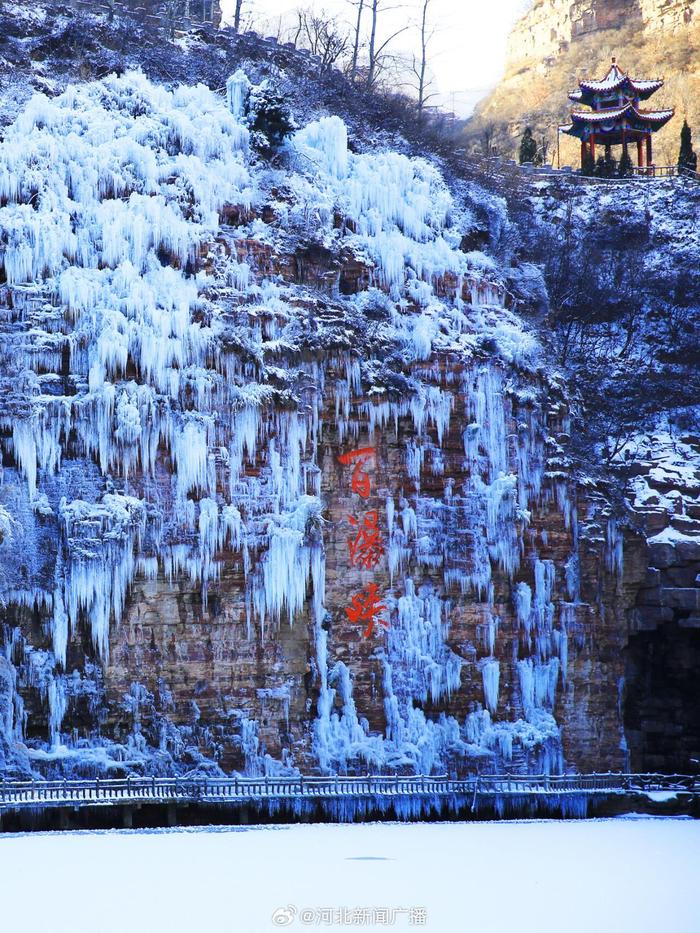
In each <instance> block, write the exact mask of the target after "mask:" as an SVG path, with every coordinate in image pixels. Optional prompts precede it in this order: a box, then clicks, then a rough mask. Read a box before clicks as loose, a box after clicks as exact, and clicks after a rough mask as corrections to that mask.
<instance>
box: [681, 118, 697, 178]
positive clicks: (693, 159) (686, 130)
mask: <svg viewBox="0 0 700 933" xmlns="http://www.w3.org/2000/svg"><path fill="white" fill-rule="evenodd" d="M678 168H681V169H683V168H689V169H690V170H691V171H692V172H697V170H698V157H697V155H696V153H695V151H694V150H693V134H692V131H691V129H690V127H689V126H688V121H687V120H684V121H683V129H682V130H681V150H680V152H679V153H678Z"/></svg>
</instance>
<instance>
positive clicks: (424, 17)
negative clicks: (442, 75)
mask: <svg viewBox="0 0 700 933" xmlns="http://www.w3.org/2000/svg"><path fill="white" fill-rule="evenodd" d="M431 3H432V0H422V7H421V18H420V23H419V30H420V55H414V56H413V58H412V60H411V66H410V71H411V75H412V77H413V79H414V82H413V87H414V90H415V91H416V94H417V95H418V118H419V119H422V117H423V111H424V110H425V105H426V104H427V102H428V101H429V100H430V99H431V98H433V97H435V96H436V95H435V94H431V93H430V88H431V86H432V83H433V80H432V78H431V77H430V75H429V73H428V45H429V44H430V40H431V39H432V38H433V36H434V35H435V30H434V29H433V28H432V27H430V26H429V25H428V7H429V6H430V4H431Z"/></svg>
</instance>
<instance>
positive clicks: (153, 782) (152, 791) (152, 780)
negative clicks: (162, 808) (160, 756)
mask: <svg viewBox="0 0 700 933" xmlns="http://www.w3.org/2000/svg"><path fill="white" fill-rule="evenodd" d="M151 795H152V796H153V797H155V796H156V776H155V774H152V775H151Z"/></svg>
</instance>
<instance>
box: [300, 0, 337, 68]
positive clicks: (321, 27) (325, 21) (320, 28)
mask: <svg viewBox="0 0 700 933" xmlns="http://www.w3.org/2000/svg"><path fill="white" fill-rule="evenodd" d="M297 20H298V25H297V29H296V34H295V38H294V42H295V45H296V44H297V43H299V42H302V43H303V44H304V45H307V46H308V48H309V49H310V50H311V52H313V54H314V55H317V56H318V57H319V58H320V59H321V70H322V71H328V70H329V69H331V68H332V67H333V66H334V65H336V64H337V62H338V61H339V60H340V59H342V57H343V56H344V55H345V53H346V52H347V49H348V46H349V44H350V35H349V33H348V31H347V29H346V28H345V27H344V26H342V25H341V24H340V23H338V21H337V19H335V18H334V17H332V16H328V15H327V14H326V13H325V12H324V11H323V10H321V12H320V13H314V11H313V10H311V9H306V10H298V11H297Z"/></svg>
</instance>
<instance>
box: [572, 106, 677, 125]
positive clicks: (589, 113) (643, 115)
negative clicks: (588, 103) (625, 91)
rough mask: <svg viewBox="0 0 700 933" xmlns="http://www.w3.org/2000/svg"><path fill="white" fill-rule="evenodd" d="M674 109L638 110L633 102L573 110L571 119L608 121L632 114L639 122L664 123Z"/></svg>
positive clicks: (576, 120)
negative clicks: (619, 105) (604, 108)
mask: <svg viewBox="0 0 700 933" xmlns="http://www.w3.org/2000/svg"><path fill="white" fill-rule="evenodd" d="M674 113H675V111H674V110H672V109H671V110H638V109H637V108H636V107H635V106H634V104H632V103H629V104H625V105H624V106H623V107H614V108H612V109H610V110H574V111H572V113H571V119H572V121H573V122H574V123H610V121H611V120H619V119H620V118H622V117H624V116H627V115H633V116H635V117H636V118H637V119H638V120H639V121H640V122H641V123H659V124H662V123H665V122H666V121H667V120H670V119H671V117H672V116H673V114H674Z"/></svg>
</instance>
